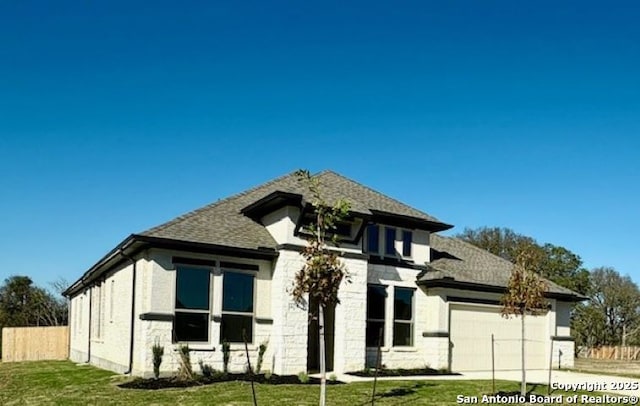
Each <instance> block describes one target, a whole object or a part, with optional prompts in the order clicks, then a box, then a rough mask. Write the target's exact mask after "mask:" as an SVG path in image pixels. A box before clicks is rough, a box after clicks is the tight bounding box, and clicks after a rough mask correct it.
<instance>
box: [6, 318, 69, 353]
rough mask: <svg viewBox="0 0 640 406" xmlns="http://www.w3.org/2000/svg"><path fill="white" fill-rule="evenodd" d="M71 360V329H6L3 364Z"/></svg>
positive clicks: (61, 327)
mask: <svg viewBox="0 0 640 406" xmlns="http://www.w3.org/2000/svg"><path fill="white" fill-rule="evenodd" d="M67 358H69V327H68V326H59V327H5V328H3V329H2V362H19V361H41V360H61V359H67Z"/></svg>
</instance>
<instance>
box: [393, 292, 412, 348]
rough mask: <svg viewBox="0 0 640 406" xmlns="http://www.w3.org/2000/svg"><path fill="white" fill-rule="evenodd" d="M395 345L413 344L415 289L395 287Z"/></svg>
mask: <svg viewBox="0 0 640 406" xmlns="http://www.w3.org/2000/svg"><path fill="white" fill-rule="evenodd" d="M393 345H394V346H412V345H413V289H409V288H395V292H394V298H393Z"/></svg>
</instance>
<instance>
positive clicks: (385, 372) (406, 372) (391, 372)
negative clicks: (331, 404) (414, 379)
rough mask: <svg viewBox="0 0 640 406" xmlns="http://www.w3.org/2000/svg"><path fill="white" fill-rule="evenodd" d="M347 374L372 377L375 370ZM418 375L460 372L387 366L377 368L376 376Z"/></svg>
mask: <svg viewBox="0 0 640 406" xmlns="http://www.w3.org/2000/svg"><path fill="white" fill-rule="evenodd" d="M349 375H354V376H362V377H366V378H373V377H374V376H375V375H376V370H375V369H368V370H364V371H356V372H349ZM418 375H460V374H456V373H451V372H449V371H444V370H438V369H433V368H414V369H403V368H398V369H387V368H383V369H379V370H378V376H379V377H383V376H418Z"/></svg>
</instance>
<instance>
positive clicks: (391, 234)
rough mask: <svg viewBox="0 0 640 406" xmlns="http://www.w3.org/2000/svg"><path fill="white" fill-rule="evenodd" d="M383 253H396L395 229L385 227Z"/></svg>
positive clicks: (392, 254) (393, 254)
mask: <svg viewBox="0 0 640 406" xmlns="http://www.w3.org/2000/svg"><path fill="white" fill-rule="evenodd" d="M384 231H385V232H384V253H385V255H391V256H395V255H396V229H395V228H392V227H385V229H384Z"/></svg>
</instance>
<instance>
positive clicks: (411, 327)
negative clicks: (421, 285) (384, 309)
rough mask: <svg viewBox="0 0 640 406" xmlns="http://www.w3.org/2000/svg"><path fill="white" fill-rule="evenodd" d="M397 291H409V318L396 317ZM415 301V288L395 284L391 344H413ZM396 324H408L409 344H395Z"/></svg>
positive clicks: (404, 345) (407, 345)
mask: <svg viewBox="0 0 640 406" xmlns="http://www.w3.org/2000/svg"><path fill="white" fill-rule="evenodd" d="M398 291H406V292H411V303H410V305H409V306H410V311H411V318H409V319H405V318H397V314H396V313H397V310H398V309H397V307H396V305H397V303H396V300H397V297H398ZM415 302H416V289H414V288H409V287H402V286H395V287H394V289H393V346H394V347H413V346H414V335H415V334H414V331H415V328H414V326H415V317H416V312H415ZM397 324H402V325H408V326H409V336H408V341H409V344H397V342H396V341H397V340H396V325H397Z"/></svg>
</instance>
